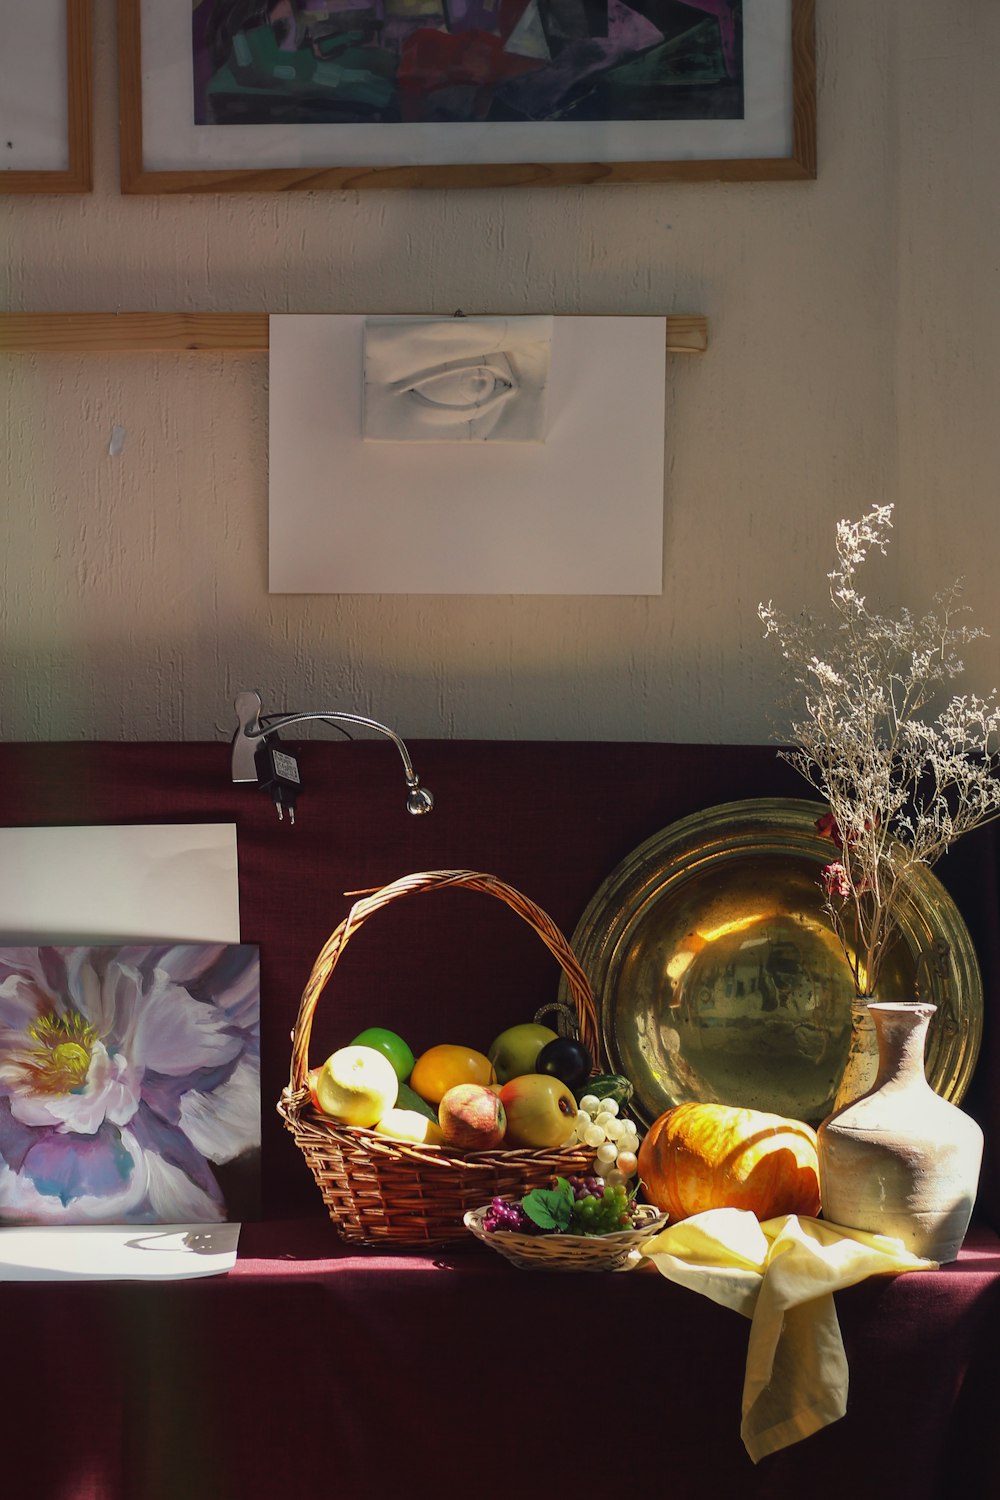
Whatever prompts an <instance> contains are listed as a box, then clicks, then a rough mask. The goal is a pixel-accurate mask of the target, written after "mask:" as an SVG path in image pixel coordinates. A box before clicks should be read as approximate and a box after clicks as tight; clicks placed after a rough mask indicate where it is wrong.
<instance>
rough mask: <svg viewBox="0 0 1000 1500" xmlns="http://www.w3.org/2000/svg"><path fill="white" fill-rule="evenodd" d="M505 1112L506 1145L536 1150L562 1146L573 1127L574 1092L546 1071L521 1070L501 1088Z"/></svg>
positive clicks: (574, 1120) (574, 1110)
mask: <svg viewBox="0 0 1000 1500" xmlns="http://www.w3.org/2000/svg"><path fill="white" fill-rule="evenodd" d="M500 1102H501V1103H502V1105H503V1107H504V1110H505V1112H506V1115H507V1134H506V1136H505V1138H504V1144H505V1145H507V1146H531V1147H534V1148H535V1149H536V1150H543V1149H547V1148H550V1147H556V1146H565V1145H566V1144H567V1142H568V1141H570V1140H571V1139H572V1137H573V1132H574V1130H575V1129H576V1100H575V1099H574V1098H573V1091H572V1089H569V1088H567V1087H566V1085H565V1084H564V1083H563V1082H562V1081H561V1080H560V1079H558V1078H551V1077H550V1076H549V1074H548V1073H523V1074H521V1076H520V1077H519V1078H512V1079H510V1081H509V1082H508V1083H505V1084H504V1086H503V1088H502V1089H501V1090H500Z"/></svg>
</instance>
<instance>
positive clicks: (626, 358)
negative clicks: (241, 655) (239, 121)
mask: <svg viewBox="0 0 1000 1500" xmlns="http://www.w3.org/2000/svg"><path fill="white" fill-rule="evenodd" d="M369 321H373V320H369V319H366V318H365V317H364V316H362V315H352V316H308V315H299V314H295V315H288V316H280V317H272V318H271V319H270V381H269V387H270V465H269V468H270V589H271V592H272V593H292V594H296V593H320V594H323V593H341V594H351V593H360V594H365V593H390V594H658V593H660V591H661V589H662V538H663V448H664V395H665V365H666V320H665V319H664V318H640V317H632V318H616V317H597V318H576V317H566V318H555V319H553V337H552V356H551V372H550V379H549V384H548V391H547V415H546V430H545V441H544V442H542V443H489V442H485V443H469V442H459V443H426V444H419V445H418V444H414V443H409V442H371V441H366V440H365V436H364V423H363V371H364V335H365V326H366V323H368V322H369ZM386 321H397V320H388V319H387V320H386ZM415 321H420V320H415ZM423 321H435V322H440V320H423Z"/></svg>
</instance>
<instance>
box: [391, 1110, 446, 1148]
mask: <svg viewBox="0 0 1000 1500" xmlns="http://www.w3.org/2000/svg"><path fill="white" fill-rule="evenodd" d="M375 1132H376V1134H377V1135H387V1136H389V1137H391V1139H392V1140H394V1141H410V1142H412V1143H413V1144H415V1145H418V1146H443V1145H444V1136H443V1135H442V1134H441V1127H440V1126H439V1125H438V1124H437V1122H436V1121H435V1120H428V1118H427V1116H426V1115H425V1114H421V1113H420V1112H419V1111H418V1110H415V1109H389V1110H386V1112H385V1114H384V1115H383V1116H382V1118H381V1120H379V1121H378V1123H377V1124H376V1126H375Z"/></svg>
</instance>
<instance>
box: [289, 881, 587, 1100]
mask: <svg viewBox="0 0 1000 1500" xmlns="http://www.w3.org/2000/svg"><path fill="white" fill-rule="evenodd" d="M448 886H460V887H463V888H464V889H465V890H470V891H485V893H486V894H487V895H488V896H496V897H498V898H499V899H500V900H501V901H505V902H506V903H507V905H508V906H509V907H511V909H512V910H513V911H514V912H516V913H517V915H518V916H519V917H523V919H524V920H525V921H526V922H527V923H528V924H529V925H530V926H531V927H533V928H534V929H535V931H536V932H537V933H538V936H539V937H540V938H541V940H542V942H543V943H544V944H545V946H546V947H547V948H548V949H549V951H550V952H551V953H553V954H554V955H555V957H556V958H557V959H558V960H559V963H560V964H561V966H562V970H563V973H564V974H565V976H566V983H567V985H568V987H569V991H570V994H571V996H572V998H573V1002H574V1004H575V1006H576V1015H577V1023H578V1028H579V1034H580V1040H581V1041H582V1042H583V1044H584V1046H585V1047H586V1048H587V1050H588V1051H589V1052H590V1054H591V1056H592V1057H593V1059H594V1061H595V1062H596V1060H597V1041H598V1027H597V1007H596V1005H595V1004H594V992H593V990H592V989H591V987H590V981H589V980H588V978H587V976H586V974H585V973H584V972H583V969H582V968H581V967H580V964H579V961H578V960H577V958H576V956H575V954H574V953H573V950H572V949H571V948H570V946H569V944H568V943H567V941H566V939H565V938H564V937H563V935H562V933H561V932H560V931H559V928H558V927H557V926H556V925H555V923H554V922H553V921H552V918H551V917H549V916H547V915H546V913H545V912H544V911H542V909H541V907H540V906H536V905H535V903H534V902H533V901H529V899H528V897H527V896H523V895H522V894H521V892H520V891H516V890H515V889H514V887H513V886H510V885H505V884H504V882H503V881H502V880H498V879H497V878H496V876H495V875H483V874H480V873H478V872H476V871H474V870H425V871H422V872H421V873H419V874H416V875H404V876H403V877H402V879H400V880H394V881H393V882H392V883H391V884H390V885H384V886H382V887H381V889H380V890H377V891H374V892H372V893H371V894H370V895H365V896H363V897H362V899H361V900H360V901H355V903H354V905H353V906H352V907H351V909H350V911H349V912H348V913H347V916H346V917H345V918H344V920H343V921H342V922H341V924H340V926H339V927H338V928H337V929H336V931H335V932H333V933H331V935H330V936H329V937H328V938H327V940H326V943H325V944H324V945H323V948H322V949H321V951H320V953H319V955H318V956H317V958H316V962H315V963H314V964H313V967H312V973H311V974H310V975H309V978H308V980H307V982H306V987H305V989H304V990H303V992H302V999H301V1000H300V1001H299V1013H298V1015H297V1016H296V1018H295V1027H294V1030H293V1031H292V1066H291V1073H290V1076H289V1084H288V1086H289V1091H290V1092H291V1093H295V1092H297V1091H298V1090H299V1089H303V1088H305V1085H306V1077H307V1075H308V1072H309V1037H310V1035H311V1033H312V1023H313V1015H314V1013H315V1010H316V1002H317V1001H318V999H319V997H320V995H321V993H322V991H323V988H324V986H325V985H326V983H327V980H328V979H329V978H330V975H331V974H332V973H333V971H334V969H335V968H336V966H337V960H338V959H339V958H340V955H341V954H342V953H343V951H344V949H345V948H346V947H347V944H348V942H349V941H350V939H351V937H352V936H353V935H354V933H355V932H357V930H358V928H359V927H361V926H362V925H363V924H364V923H365V922H366V921H367V920H368V918H369V917H372V916H374V915H375V913H376V912H378V911H381V910H382V908H383V906H388V904H389V902H390V901H395V900H396V898H397V897H399V896H409V895H412V894H414V893H415V892H417V891H434V890H442V889H445V888H446V887H448Z"/></svg>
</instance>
